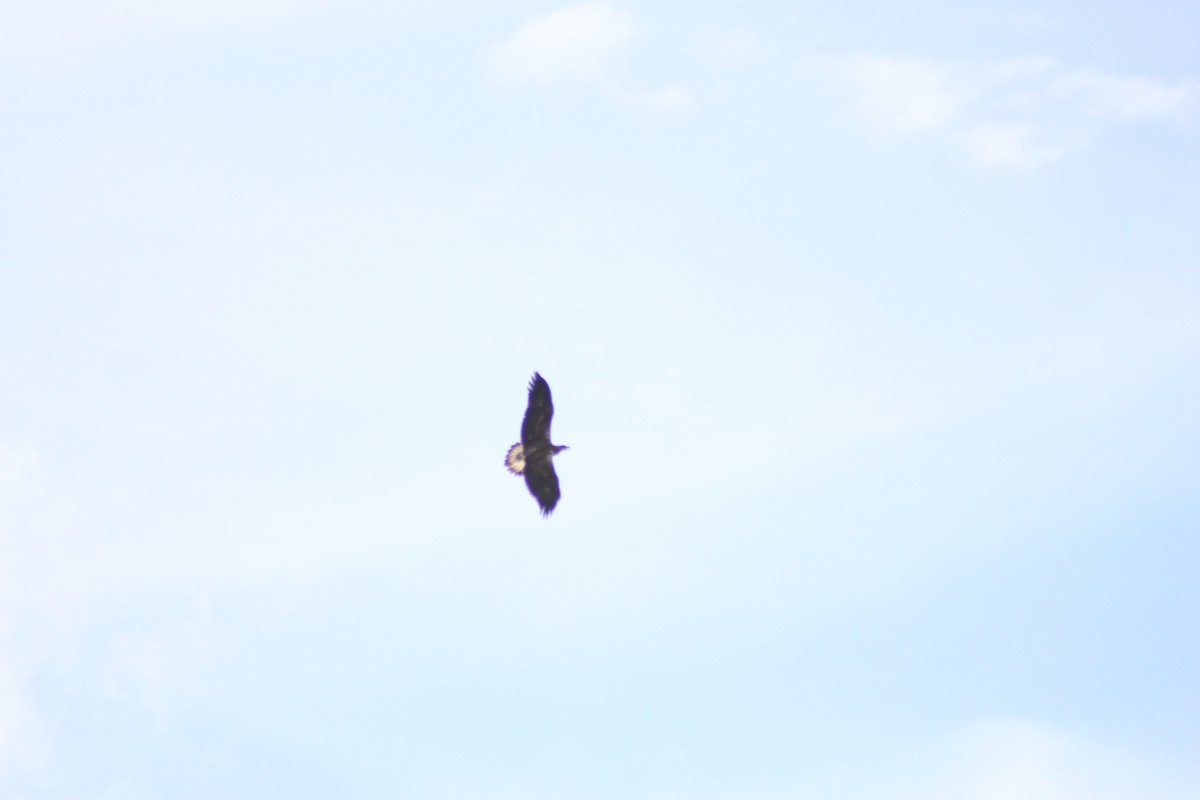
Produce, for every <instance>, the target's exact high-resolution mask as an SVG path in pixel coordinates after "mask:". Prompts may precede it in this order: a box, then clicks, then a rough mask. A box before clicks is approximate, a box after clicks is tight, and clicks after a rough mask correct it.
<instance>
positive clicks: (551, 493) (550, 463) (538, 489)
mask: <svg viewBox="0 0 1200 800" xmlns="http://www.w3.org/2000/svg"><path fill="white" fill-rule="evenodd" d="M525 485H526V486H528V487H529V493H530V494H531V495H533V497H534V499H536V500H537V502H538V505H539V506H541V508H542V516H543V517H548V516H550V512H551V511H553V510H554V507H555V506H556V505H558V498H559V497H561V496H562V495H561V493H560V492H559V491H558V475H557V474H556V473H555V472H554V460H553V459H552V458H551V457H550V455H549V454H548V453H547V454H543V455H539V456H538V457H536V458H533V459H527V460H526V461H525Z"/></svg>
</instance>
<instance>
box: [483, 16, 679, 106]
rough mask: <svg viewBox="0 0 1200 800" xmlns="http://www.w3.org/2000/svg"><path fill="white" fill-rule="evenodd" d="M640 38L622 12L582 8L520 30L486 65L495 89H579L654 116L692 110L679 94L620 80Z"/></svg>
mask: <svg viewBox="0 0 1200 800" xmlns="http://www.w3.org/2000/svg"><path fill="white" fill-rule="evenodd" d="M642 36H643V31H642V29H641V28H640V27H639V26H638V25H637V24H636V23H635V22H634V20H633V18H632V17H631V16H630V15H629V14H628V13H626V12H625V11H623V10H621V9H619V8H616V7H614V6H612V5H609V4H607V3H600V2H597V3H582V4H579V5H574V6H569V7H567V8H564V9H561V10H559V11H556V12H554V13H552V14H548V15H546V16H544V17H538V18H536V19H533V20H530V21H529V22H527V23H525V24H524V25H522V26H521V27H520V28H519V29H518V30H517V32H516V33H514V34H513V35H512V36H511V37H510V38H509V40H508V41H507V42H505V43H504V44H502V45H500V46H499V47H497V48H496V49H495V50H494V51H493V52H492V53H491V55H490V57H489V59H488V62H487V69H488V74H489V75H490V76H491V78H492V79H493V80H495V81H496V82H498V83H502V84H507V85H510V86H525V87H532V88H537V89H551V88H557V87H583V88H588V89H591V90H594V91H597V92H598V93H599V94H601V95H602V96H604V97H606V98H608V99H609V100H612V101H614V102H616V103H619V104H621V105H626V106H629V107H632V108H637V109H641V110H644V111H651V112H657V113H678V112H681V111H687V110H689V109H690V108H691V106H692V98H691V95H690V94H689V93H688V92H687V91H685V90H684V89H682V88H679V87H668V88H664V89H643V88H638V87H631V86H629V85H628V84H627V82H626V81H625V80H624V79H623V76H622V66H623V62H624V59H625V55H626V53H627V51H628V50H629V47H630V46H631V45H632V44H633V43H634V42H635V41H637V40H638V39H639V38H641V37H642Z"/></svg>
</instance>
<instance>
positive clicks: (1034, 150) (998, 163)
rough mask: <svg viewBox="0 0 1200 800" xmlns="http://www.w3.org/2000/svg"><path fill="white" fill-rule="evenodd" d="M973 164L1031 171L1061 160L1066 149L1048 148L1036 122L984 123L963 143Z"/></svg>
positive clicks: (988, 167)
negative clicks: (1060, 157)
mask: <svg viewBox="0 0 1200 800" xmlns="http://www.w3.org/2000/svg"><path fill="white" fill-rule="evenodd" d="M962 144H963V147H964V148H965V149H966V152H967V157H968V159H969V160H970V162H971V163H972V164H973V165H975V166H978V167H984V168H986V169H999V170H1029V169H1034V168H1036V167H1040V166H1042V165H1043V164H1047V163H1049V162H1051V161H1054V160H1055V159H1057V158H1058V157H1059V156H1060V155H1061V154H1062V152H1063V148H1062V147H1061V146H1060V147H1051V146H1048V145H1046V144H1044V143H1043V142H1042V141H1041V139H1040V137H1039V135H1038V129H1037V127H1036V126H1035V125H1034V124H1033V123H1032V122H1012V123H1007V124H992V123H982V124H979V125H975V126H974V127H972V128H971V129H970V130H968V131H967V132H966V133H965V134H964V135H963V139H962Z"/></svg>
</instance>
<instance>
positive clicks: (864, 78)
mask: <svg viewBox="0 0 1200 800" xmlns="http://www.w3.org/2000/svg"><path fill="white" fill-rule="evenodd" d="M839 72H840V73H841V76H842V78H843V80H845V81H846V83H847V84H848V85H849V87H850V103H851V106H852V108H853V109H854V111H855V113H856V114H858V116H859V117H860V118H861V119H862V120H864V121H865V122H866V123H867V124H868V125H869V126H870V127H871V128H872V129H873V130H875V131H878V132H880V133H885V134H908V133H919V132H923V131H930V130H935V129H937V128H941V127H944V126H946V125H948V124H949V123H951V122H952V121H953V120H954V119H955V118H956V117H958V116H959V114H960V113H961V112H962V110H963V108H964V106H965V105H966V103H967V101H968V100H969V99H970V97H969V93H968V92H967V91H966V90H965V89H964V88H963V87H961V86H957V85H955V81H954V79H953V75H952V74H951V72H950V71H949V70H947V69H946V68H944V67H942V66H939V65H937V64H934V63H932V62H929V61H922V60H919V59H899V58H882V57H879V56H857V57H854V58H850V59H847V60H846V61H844V62H843V63H842V64H841V65H840V67H839Z"/></svg>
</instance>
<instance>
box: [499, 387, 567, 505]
mask: <svg viewBox="0 0 1200 800" xmlns="http://www.w3.org/2000/svg"><path fill="white" fill-rule="evenodd" d="M553 416H554V404H553V403H552V402H550V384H548V383H546V379H545V378H543V377H542V376H541V375H539V374H537V373H536V372H535V373H533V380H531V381H530V382H529V405H528V406H526V408H525V421H524V422H522V423H521V441H519V442H517V443H516V444H514V445H513V446H512V447H510V448H508V454H507V455H506V456H504V466H506V467H508V471H509V472H511V473H512V474H513V475H524V476H525V485H526V486H528V487H529V493H530V494H532V495H533V497H534V499H535V500H537V502H538V505H539V506H541V509H542V516H543V517H548V516H550V512H551V511H553V510H554V506H556V505H557V504H558V498H559V497H560V496H561V493H560V492H559V491H558V476H557V475H555V474H554V461H553V459H554V456H556V455H558V454H559V453H561V452H562V451H563V450H566V449H567V446H566V445H565V444H551V443H550V418H551V417H553Z"/></svg>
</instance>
